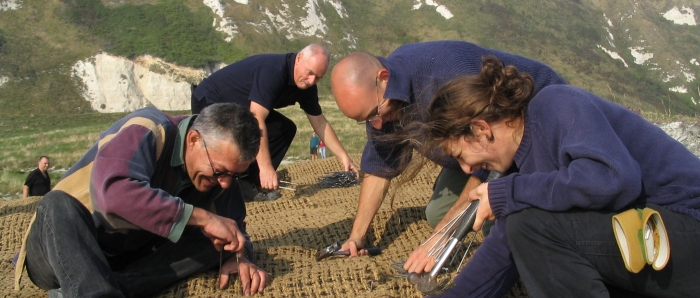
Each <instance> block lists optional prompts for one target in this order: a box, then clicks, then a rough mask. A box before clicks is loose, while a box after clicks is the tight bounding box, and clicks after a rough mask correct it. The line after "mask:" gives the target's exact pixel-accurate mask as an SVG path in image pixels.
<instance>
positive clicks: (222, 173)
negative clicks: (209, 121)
mask: <svg viewBox="0 0 700 298" xmlns="http://www.w3.org/2000/svg"><path fill="white" fill-rule="evenodd" d="M194 131H196V132H197V133H198V134H199V138H200V139H202V145H203V146H204V152H206V153H207V159H209V166H210V167H211V170H212V172H213V174H212V176H214V178H220V177H231V178H233V179H241V178H243V177H246V176H248V174H247V173H237V174H234V173H231V172H229V171H217V170H216V169H215V168H214V162H213V161H212V160H211V155H209V149H207V142H205V141H204V136H203V135H202V133H201V132H199V130H196V129H195V130H194Z"/></svg>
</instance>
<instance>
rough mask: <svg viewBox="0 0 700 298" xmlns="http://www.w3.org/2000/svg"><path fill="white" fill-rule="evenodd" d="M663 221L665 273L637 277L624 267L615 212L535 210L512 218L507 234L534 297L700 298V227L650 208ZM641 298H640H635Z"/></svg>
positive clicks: (648, 270) (695, 222) (646, 271)
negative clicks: (625, 294)
mask: <svg viewBox="0 0 700 298" xmlns="http://www.w3.org/2000/svg"><path fill="white" fill-rule="evenodd" d="M648 207H650V208H652V209H654V210H656V211H658V212H659V213H660V214H661V218H662V220H663V221H664V224H665V226H666V230H667V231H668V237H669V241H670V247H671V259H670V260H669V262H668V264H667V265H666V267H665V268H664V269H662V270H660V271H656V270H654V269H653V268H651V266H648V265H647V266H646V267H645V268H644V269H643V270H642V271H641V272H639V273H637V274H634V273H631V272H629V271H627V269H625V265H624V263H623V261H622V257H621V255H620V250H619V248H618V247H617V242H616V241H615V236H614V233H613V230H612V216H613V215H615V213H613V212H598V211H569V212H547V211H543V210H541V209H536V208H530V209H526V210H523V211H520V212H518V213H515V214H511V215H510V216H508V221H507V233H508V243H509V244H510V247H511V251H512V253H513V258H514V259H515V263H516V266H517V268H518V272H519V273H520V276H521V278H522V280H523V282H524V283H525V286H526V288H527V291H528V294H530V296H532V297H609V296H616V294H615V293H614V292H613V291H609V289H608V287H606V285H610V286H612V287H610V288H611V289H615V290H616V291H620V290H624V291H629V292H633V293H637V294H642V295H648V296H654V297H693V296H697V295H698V293H700V282H698V281H700V270H698V268H700V258H699V257H698V255H699V253H700V221H698V220H695V219H694V218H692V217H691V216H688V215H685V214H680V213H675V212H672V211H669V210H667V209H665V208H663V207H660V206H656V205H649V206H648ZM634 296H635V297H639V296H638V295H634Z"/></svg>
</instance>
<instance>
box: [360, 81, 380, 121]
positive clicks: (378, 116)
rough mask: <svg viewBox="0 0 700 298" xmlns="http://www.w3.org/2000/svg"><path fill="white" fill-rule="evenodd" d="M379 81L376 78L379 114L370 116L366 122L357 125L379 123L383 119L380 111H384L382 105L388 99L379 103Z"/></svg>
mask: <svg viewBox="0 0 700 298" xmlns="http://www.w3.org/2000/svg"><path fill="white" fill-rule="evenodd" d="M378 80H379V79H378V78H374V88H375V90H374V96H376V97H377V114H375V115H372V116H369V117H367V119H365V120H360V121H357V124H366V123H371V122H374V121H377V120H379V119H382V114H380V113H379V110H381V109H382V105H383V104H384V103H385V102H386V99H384V101H382V102H381V103H379V95H378V94H379V82H378Z"/></svg>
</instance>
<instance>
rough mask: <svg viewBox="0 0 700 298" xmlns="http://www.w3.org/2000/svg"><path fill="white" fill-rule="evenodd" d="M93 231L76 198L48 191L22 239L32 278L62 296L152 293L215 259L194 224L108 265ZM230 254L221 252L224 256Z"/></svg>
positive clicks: (216, 255) (211, 264) (215, 254)
mask: <svg viewBox="0 0 700 298" xmlns="http://www.w3.org/2000/svg"><path fill="white" fill-rule="evenodd" d="M98 233H103V232H101V231H98V230H97V229H96V228H95V224H94V220H93V217H92V215H91V214H90V212H89V211H88V210H87V209H86V208H85V207H84V206H83V205H82V204H81V203H80V202H78V201H77V200H76V199H75V198H73V197H71V196H70V195H68V194H66V193H64V192H61V191H51V192H49V193H48V194H47V195H45V196H44V198H43V199H42V200H41V202H40V203H39V204H38V206H37V217H36V220H35V221H34V223H33V224H32V227H31V232H30V234H29V238H28V239H27V259H26V266H27V272H28V274H29V277H30V279H31V280H32V282H33V283H34V284H35V285H37V286H38V287H39V288H42V289H44V290H50V289H57V288H60V289H61V293H62V294H63V296H65V297H138V296H152V295H154V294H156V293H158V292H159V291H161V290H163V289H164V288H166V287H167V286H169V285H171V284H173V283H175V282H177V281H180V280H182V279H185V278H187V277H188V276H191V275H193V274H197V273H200V272H203V271H205V270H208V269H209V268H213V267H215V266H218V264H219V252H218V251H216V249H215V248H214V245H212V243H211V241H210V240H209V239H208V238H206V237H205V236H204V235H203V234H202V232H201V231H200V229H199V228H197V227H191V226H188V227H187V228H185V231H184V232H183V235H182V237H181V238H180V240H179V241H178V242H177V243H173V242H171V241H167V240H166V241H162V243H161V244H159V245H158V246H157V247H153V248H149V250H148V251H149V253H148V254H147V256H146V257H142V258H139V259H137V260H129V262H128V264H121V265H123V266H122V267H123V269H121V270H119V271H113V269H112V268H111V267H110V258H108V257H106V256H105V254H104V253H103V251H102V249H101V248H100V246H99V244H98V241H97V238H98ZM156 237H158V236H156ZM230 256H232V254H231V253H224V257H225V258H226V259H227V258H228V257H230ZM127 259H128V258H127ZM112 261H113V260H112Z"/></svg>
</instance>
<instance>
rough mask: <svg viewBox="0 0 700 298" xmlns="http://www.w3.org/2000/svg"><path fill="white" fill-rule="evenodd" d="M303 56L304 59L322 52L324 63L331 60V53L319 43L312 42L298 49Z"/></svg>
mask: <svg viewBox="0 0 700 298" xmlns="http://www.w3.org/2000/svg"><path fill="white" fill-rule="evenodd" d="M299 53H301V54H302V56H304V59H309V58H311V57H313V56H315V55H317V54H323V55H324V56H325V57H326V64H329V63H330V62H331V55H330V54H329V52H328V49H327V48H326V47H324V46H322V45H320V44H316V43H312V44H310V45H308V46H306V47H304V48H303V49H301V51H299Z"/></svg>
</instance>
